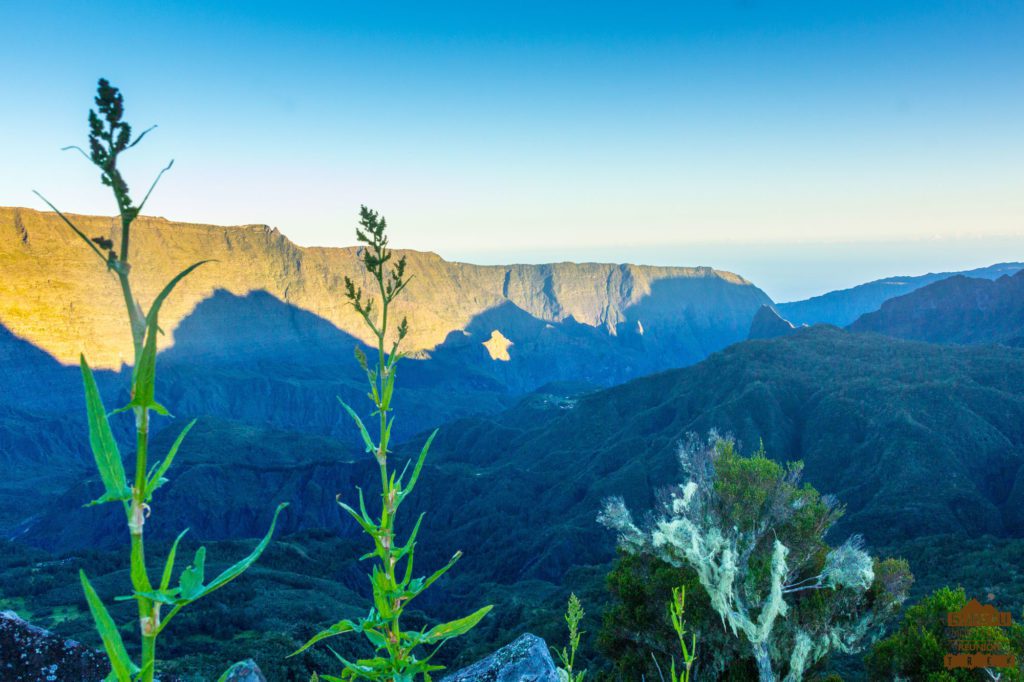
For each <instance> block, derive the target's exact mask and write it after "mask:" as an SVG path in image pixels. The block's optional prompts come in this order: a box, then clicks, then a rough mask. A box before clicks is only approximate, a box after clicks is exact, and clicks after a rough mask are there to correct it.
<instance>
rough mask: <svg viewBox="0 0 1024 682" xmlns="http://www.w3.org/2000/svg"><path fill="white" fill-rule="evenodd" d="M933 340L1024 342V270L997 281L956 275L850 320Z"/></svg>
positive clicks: (868, 328)
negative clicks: (855, 319)
mask: <svg viewBox="0 0 1024 682" xmlns="http://www.w3.org/2000/svg"><path fill="white" fill-rule="evenodd" d="M850 330H851V331H856V332H877V333H879V334H887V335H889V336H897V337H899V338H903V339H915V340H918V341H931V342H933V343H961V344H978V343H1003V344H1006V345H1009V346H1024V270H1022V271H1020V272H1018V273H1017V274H1016V275H1014V276H1012V277H1010V276H1004V277H1000V278H999V279H997V280H995V281H992V280H988V279H973V278H969V277H963V276H957V277H950V278H949V279H945V280H942V281H939V282H935V283H934V284H929V285H928V286H926V287H922V288H921V289H918V290H917V291H914V292H913V293H910V294H907V295H906V296H900V297H898V298H894V299H891V300H889V301H886V302H885V303H884V304H883V305H882V307H881V309H880V310H878V311H876V312H873V313H867V314H866V315H862V316H861V317H860V318H858V319H857V321H856V322H854V323H853V324H852V325H850Z"/></svg>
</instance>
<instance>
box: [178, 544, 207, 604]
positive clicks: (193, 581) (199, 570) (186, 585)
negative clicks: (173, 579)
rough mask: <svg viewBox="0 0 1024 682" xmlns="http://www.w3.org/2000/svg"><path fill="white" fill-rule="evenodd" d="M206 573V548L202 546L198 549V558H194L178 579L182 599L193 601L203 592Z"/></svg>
mask: <svg viewBox="0 0 1024 682" xmlns="http://www.w3.org/2000/svg"><path fill="white" fill-rule="evenodd" d="M205 574H206V548H205V547H200V548H199V549H197V550H196V558H195V559H193V560H192V564H191V565H189V567H188V568H186V569H185V570H184V571H182V572H181V577H180V578H179V579H178V585H179V587H180V588H181V597H180V599H181V601H193V600H195V599H198V598H199V597H201V596H202V594H203V589H204V586H203V578H204V577H205Z"/></svg>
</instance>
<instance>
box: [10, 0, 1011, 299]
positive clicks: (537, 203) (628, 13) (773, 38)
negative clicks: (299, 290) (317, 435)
mask: <svg viewBox="0 0 1024 682" xmlns="http://www.w3.org/2000/svg"><path fill="white" fill-rule="evenodd" d="M430 5H431V3H423V2H421V3H408V4H402V3H370V2H360V3H350V2H331V3H326V2H325V3H300V2H290V3H263V2H247V3H210V2H173V3H172V2H161V3H156V2H153V3H145V2H141V3H109V2H88V3H86V2H74V3H72V2H20V1H18V0H6V2H0V75H2V82H3V84H4V88H5V94H4V98H3V99H4V104H3V106H2V107H0V131H2V132H0V142H2V143H3V146H4V150H5V154H4V158H5V159H6V160H5V161H4V163H2V164H0V204H3V205H22V206H33V207H40V208H41V207H42V206H41V204H40V203H39V202H38V200H37V199H36V198H35V197H34V196H33V195H32V194H31V192H30V190H32V189H40V190H42V191H43V192H44V193H45V194H47V195H48V196H49V197H50V198H51V199H52V200H54V201H56V202H58V204H59V205H60V206H62V207H64V208H66V209H68V210H71V211H76V212H83V213H84V212H90V213H92V212H96V213H111V212H112V211H113V206H112V202H111V200H110V199H109V197H108V196H107V195H106V194H105V193H104V192H103V191H102V189H101V188H100V187H99V185H98V183H97V182H96V181H95V174H94V173H93V172H92V171H91V170H90V169H89V168H88V167H86V166H85V162H84V160H82V159H81V158H80V157H77V156H74V155H71V154H67V153H61V152H60V151H59V147H60V146H62V145H66V144H73V143H79V144H81V143H84V141H85V134H86V128H85V115H86V112H87V110H88V107H89V105H90V104H91V96H92V91H93V88H94V87H95V81H96V78H97V77H99V76H105V77H107V78H110V79H111V80H112V81H113V82H114V84H115V85H118V86H120V87H121V88H122V89H123V91H124V92H125V95H126V99H127V106H128V112H129V119H130V120H132V121H134V122H136V123H137V124H138V125H139V126H145V125H148V124H150V123H158V124H159V125H160V128H159V129H158V130H157V131H156V132H155V133H154V134H153V136H152V137H151V138H149V139H147V141H146V143H144V144H143V145H141V146H140V147H139V148H137V153H136V154H135V156H134V158H133V159H132V161H131V163H130V164H128V169H129V171H130V177H131V178H134V183H135V184H136V185H138V186H140V187H141V186H142V185H145V184H148V181H149V178H150V177H151V176H152V175H153V174H154V173H155V172H156V171H157V170H158V169H159V168H160V166H161V165H162V162H163V161H164V160H165V159H167V158H171V157H173V158H175V159H176V161H177V164H176V166H175V168H174V170H173V172H172V173H171V174H169V175H168V176H167V177H166V179H165V182H164V183H163V184H162V186H161V188H160V190H159V191H158V192H157V194H156V195H155V196H154V198H153V200H152V201H151V203H150V206H149V207H148V208H149V210H148V211H147V212H149V213H153V214H157V215H163V216H166V217H168V218H172V219H178V220H189V221H197V222H211V223H219V224H239V223H269V224H271V225H276V226H278V227H280V228H281V229H282V230H283V231H284V232H285V233H286V234H288V235H289V236H290V237H291V238H292V239H293V240H295V241H296V242H298V243H300V244H306V245H343V244H349V243H351V241H352V238H351V234H352V227H353V224H354V216H355V214H356V211H357V210H358V206H359V204H360V203H367V204H369V205H370V206H373V207H375V208H378V209H380V210H381V211H382V212H384V213H385V215H387V216H388V218H389V221H390V222H391V224H392V226H393V235H394V236H393V242H394V243H395V244H396V245H398V246H405V247H410V248H418V249H424V250H433V251H437V252H439V253H441V254H442V255H443V256H445V257H447V258H452V259H462V260H470V261H475V262H491V263H497V262H508V261H512V260H516V261H544V260H552V259H555V260H584V259H600V260H614V261H633V262H649V263H672V264H679V265H691V264H708V265H714V266H716V267H722V268H727V269H733V270H736V271H739V272H740V273H741V274H744V275H745V276H747V277H749V278H750V279H752V280H754V281H755V282H757V283H758V284H760V285H761V286H762V287H763V288H765V290H766V291H768V293H769V294H770V295H772V296H773V297H775V298H776V299H777V300H785V299H788V298H795V297H800V296H804V295H809V294H813V293H818V292H820V291H823V290H826V289H829V288H834V287H838V286H846V285H849V284H853V283H856V282H859V281H862V280H864V279H870V278H873V277H877V276H881V275H886V274H896V273H906V274H914V273H919V272H925V271H928V270H939V269H955V268H960V267H971V266H977V265H981V264H985V263H989V262H994V261H999V260H1011V259H1016V260H1024V3H1022V2H1019V1H1013V2H1009V1H1007V2H999V1H987V0H986V1H980V0H971V1H967V2H942V1H941V0H929V1H917V0H898V1H896V0H884V1H873V0H857V1H853V2H841V1H840V0H828V1H822V0H817V1H813V2H774V1H768V0H761V1H759V0H747V1H735V2H725V1H723V2H713V1H710V0H708V1H706V2H689V3H687V2H673V3H665V4H655V3H639V2H615V3H606V2H599V1H592V2H585V3H556V2H506V3H500V4H499V3H492V2H474V3H444V4H443V5H441V4H438V5H434V6H430ZM385 7H386V9H385Z"/></svg>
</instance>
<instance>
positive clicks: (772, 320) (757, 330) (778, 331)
mask: <svg viewBox="0 0 1024 682" xmlns="http://www.w3.org/2000/svg"><path fill="white" fill-rule="evenodd" d="M795 331H796V327H794V326H793V323H792V322H790V321H789V320H786V319H784V318H783V317H782V315H779V312H778V311H777V310H775V308H773V307H772V306H770V305H763V306H761V309H760V310H758V311H757V314H755V315H754V320H753V321H752V322H751V323H750V333H748V334H747V338H748V339H774V338H776V337H779V336H786V335H788V334H792V333H793V332H795Z"/></svg>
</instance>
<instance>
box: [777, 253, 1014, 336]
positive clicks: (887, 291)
mask: <svg viewBox="0 0 1024 682" xmlns="http://www.w3.org/2000/svg"><path fill="white" fill-rule="evenodd" d="M1021 269H1024V263H998V264H996V265H990V266H988V267H984V268H977V269H975V270H964V271H962V272H938V273H929V274H927V275H920V276H918V277H887V278H885V279H879V280H876V281H874V282H867V283H866V284H861V285H859V286H855V287H852V288H850V289H841V290H839V291H831V292H829V293H827V294H822V295H821V296H815V297H813V298H808V299H806V300H804V301H792V302H790V303H778V304H776V306H775V307H776V309H777V310H778V311H779V314H780V315H782V317H784V318H785V319H787V320H789V321H790V322H792V323H793V324H795V325H798V326H799V325H801V324H820V323H824V324H834V325H836V326H837V327H845V326H847V325H849V324H851V323H852V322H853V321H854V320H856V319H857V318H858V317H860V316H861V315H863V314H865V313H870V312H872V311H874V310H878V308H879V306H881V305H882V304H883V303H884V302H886V301H888V300H889V299H890V298H895V297H896V296H903V295H904V294H909V293H910V292H912V291H914V290H915V289H919V288H921V287H923V286H927V285H928V284H931V283H932V282H937V281H940V280H943V279H948V278H950V277H953V276H954V275H964V276H965V277H975V278H981V279H998V278H999V277H1002V276H1003V275H1013V274H1015V273H1017V272H1018V271H1020V270H1021Z"/></svg>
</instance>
